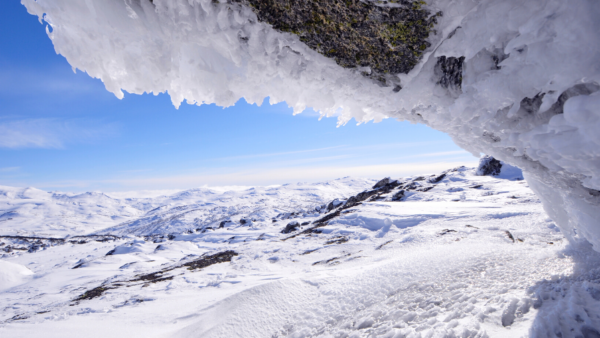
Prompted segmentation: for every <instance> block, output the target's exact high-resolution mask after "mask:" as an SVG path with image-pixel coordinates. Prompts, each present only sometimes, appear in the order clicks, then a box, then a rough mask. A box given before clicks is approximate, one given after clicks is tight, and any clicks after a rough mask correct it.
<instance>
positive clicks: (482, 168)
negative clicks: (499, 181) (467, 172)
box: [475, 155, 502, 176]
mask: <svg viewBox="0 0 600 338" xmlns="http://www.w3.org/2000/svg"><path fill="white" fill-rule="evenodd" d="M501 170H502V162H500V161H498V160H497V159H495V158H493V157H491V156H487V155H486V156H484V157H482V158H481V159H480V160H479V167H477V172H476V173H475V174H476V175H477V176H496V175H499V174H500V171H501Z"/></svg>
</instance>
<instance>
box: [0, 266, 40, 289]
mask: <svg viewBox="0 0 600 338" xmlns="http://www.w3.org/2000/svg"><path fill="white" fill-rule="evenodd" d="M31 275H33V271H31V270H29V269H28V268H27V267H25V266H23V265H20V264H17V263H12V262H7V261H0V291H4V290H7V289H10V288H12V287H15V286H17V285H20V284H23V283H25V282H26V281H27V280H28V279H29V277H30V276H31Z"/></svg>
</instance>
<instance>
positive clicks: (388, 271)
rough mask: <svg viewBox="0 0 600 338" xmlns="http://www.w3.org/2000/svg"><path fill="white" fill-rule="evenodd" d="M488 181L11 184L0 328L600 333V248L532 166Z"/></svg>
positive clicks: (32, 332)
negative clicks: (599, 251) (533, 185)
mask: <svg viewBox="0 0 600 338" xmlns="http://www.w3.org/2000/svg"><path fill="white" fill-rule="evenodd" d="M475 173H476V170H475V169H472V168H464V167H461V168H456V169H453V170H449V171H447V172H445V173H442V174H437V175H425V176H421V177H416V176H415V177H408V178H401V179H398V180H393V179H392V180H383V181H381V182H380V183H378V182H377V180H366V179H352V178H343V179H338V180H334V181H329V182H324V183H317V184H306V183H305V184H290V185H283V186H277V187H255V188H250V189H243V190H239V189H238V190H229V191H225V190H223V189H208V188H202V189H193V190H188V191H183V192H179V193H176V194H173V195H169V196H160V197H154V198H129V199H127V198H117V197H111V196H110V194H101V193H87V194H81V195H67V194H59V193H46V192H43V191H40V190H35V189H32V188H28V189H17V188H8V187H2V188H1V189H0V197H1V199H0V214H1V215H2V216H1V217H0V219H1V221H0V235H3V236H4V237H0V242H1V243H2V244H0V249H2V250H3V251H2V254H3V256H2V260H0V305H1V306H0V336H2V337H40V336H44V337H81V336H85V337H106V336H114V337H390V338H391V337H529V336H531V337H563V338H566V337H585V338H589V337H598V336H600V333H599V329H598V328H600V279H599V276H600V275H599V274H598V272H599V271H598V270H594V269H591V268H590V267H591V266H594V265H596V266H597V264H594V263H597V260H596V256H595V255H596V254H595V253H583V252H581V251H571V250H570V249H569V245H568V243H567V241H566V240H565V238H564V236H563V235H562V234H561V233H560V231H559V230H558V228H557V227H556V225H555V224H554V222H553V221H552V220H550V219H549V218H548V217H547V215H546V214H545V212H544V211H543V208H542V205H541V203H540V201H539V200H538V199H537V197H536V196H535V195H534V194H533V192H532V191H531V190H530V189H529V187H528V185H527V183H526V182H525V181H524V180H522V177H520V173H519V172H518V171H514V170H513V171H512V172H509V171H506V170H505V171H503V172H502V173H501V175H499V176H496V177H492V176H476V175H475ZM376 183H377V184H376ZM84 235H89V236H84ZM92 235H93V236H92ZM108 235H112V236H108ZM11 236H12V237H11ZM19 236H21V237H19ZM33 237H38V238H37V239H36V238H33ZM40 237H45V238H41V239H40ZM52 238H60V240H58V239H56V240H52Z"/></svg>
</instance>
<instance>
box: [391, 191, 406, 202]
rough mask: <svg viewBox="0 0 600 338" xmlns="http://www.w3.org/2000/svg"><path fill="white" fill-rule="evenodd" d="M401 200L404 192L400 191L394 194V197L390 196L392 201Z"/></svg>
mask: <svg viewBox="0 0 600 338" xmlns="http://www.w3.org/2000/svg"><path fill="white" fill-rule="evenodd" d="M402 198H404V190H400V191H398V192H397V193H395V194H394V196H392V201H394V202H396V201H400V200H401V199H402Z"/></svg>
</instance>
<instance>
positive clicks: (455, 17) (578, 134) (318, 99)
mask: <svg viewBox="0 0 600 338" xmlns="http://www.w3.org/2000/svg"><path fill="white" fill-rule="evenodd" d="M22 3H23V4H24V5H25V6H26V7H27V9H28V11H29V12H30V13H32V14H34V15H37V16H38V17H39V18H40V20H41V19H43V20H45V21H46V22H48V23H49V26H50V28H49V32H48V34H49V36H50V38H51V39H52V41H53V43H54V46H55V48H56V51H57V53H59V54H62V55H63V56H65V57H66V58H67V60H68V61H69V63H70V64H71V65H72V66H73V68H74V69H75V68H77V69H80V70H83V71H85V72H87V73H88V74H89V75H90V76H92V77H95V78H99V79H101V80H102V81H103V82H104V83H105V85H106V88H107V90H109V91H111V92H113V93H115V95H117V96H118V97H123V92H122V91H127V92H130V93H138V94H141V93H144V92H149V93H159V92H168V93H169V95H170V96H171V98H172V101H173V104H175V105H176V106H179V105H180V104H181V103H182V102H183V101H184V100H186V101H187V102H188V103H191V104H202V103H216V104H218V105H221V106H230V105H233V104H234V103H235V102H236V101H237V100H238V99H240V98H244V99H246V101H248V102H250V103H260V102H262V101H263V99H264V98H265V97H269V98H270V101H271V102H281V101H285V102H287V103H288V105H290V106H291V107H293V108H294V111H295V113H300V112H302V111H303V110H304V109H305V108H306V107H312V108H314V109H316V110H319V111H321V113H322V115H323V116H334V115H337V116H338V119H339V123H340V124H344V123H347V122H348V121H350V120H351V119H352V118H354V119H356V121H358V122H359V123H362V122H367V121H369V120H375V121H380V120H381V119H384V118H397V119H400V120H409V121H411V122H415V123H424V124H427V125H429V126H431V127H433V128H435V129H438V130H441V131H444V132H447V133H448V134H450V135H451V136H452V137H453V139H454V141H455V142H456V143H457V144H458V145H460V146H462V147H463V148H465V149H467V150H469V151H471V152H473V153H474V154H479V153H481V152H483V153H486V154H489V155H491V156H494V157H495V158H497V159H499V160H501V161H505V162H507V163H510V164H512V165H516V166H518V167H520V168H522V169H523V170H524V171H525V174H526V179H527V180H528V182H529V183H530V185H531V186H532V188H533V189H534V190H535V191H536V193H537V194H538V195H539V196H540V197H541V199H542V201H543V203H544V205H545V209H546V211H547V212H548V213H549V215H550V216H551V217H552V218H553V219H554V220H556V222H557V223H558V224H559V226H560V228H561V229H562V230H563V232H564V233H565V235H566V236H567V237H568V238H569V239H570V240H571V241H572V243H579V244H582V245H587V244H586V243H588V242H589V243H591V244H592V245H593V246H594V249H596V250H600V229H599V228H598V220H599V219H600V208H599V206H600V192H599V191H598V190H600V134H599V133H598V132H597V131H598V130H599V128H600V94H599V92H598V89H600V85H599V83H600V35H598V34H597V32H598V31H600V20H598V18H600V4H599V3H598V2H597V1H595V0H569V1H564V0H530V1H522V0H502V1H492V0H476V1H472V0H455V1H451V0H430V1H427V5H426V7H427V8H429V9H431V12H432V13H437V12H440V11H441V12H442V13H443V16H440V17H438V20H437V21H438V23H437V25H436V26H435V30H436V31H437V34H435V35H430V37H429V43H430V46H429V47H428V48H427V49H426V50H425V51H424V53H423V57H422V59H421V61H420V63H419V64H417V65H416V66H415V67H414V68H413V69H412V70H411V71H410V72H409V73H407V74H398V75H397V77H398V82H399V83H400V85H401V86H402V90H400V91H399V92H396V91H394V89H395V88H392V87H385V86H380V85H379V84H377V83H375V82H374V81H372V80H370V79H368V78H366V77H364V76H362V75H361V72H368V71H369V70H368V69H355V70H352V69H344V68H341V67H340V66H338V65H337V64H336V63H335V61H333V60H331V59H328V58H326V57H324V56H323V55H321V54H319V53H317V52H316V51H314V50H312V49H310V48H308V47H307V46H306V45H304V44H303V43H302V42H301V41H300V39H299V38H298V36H296V35H294V34H291V33H284V32H278V31H276V30H274V29H273V28H271V26H270V25H268V24H266V23H263V22H259V21H258V20H257V17H256V15H255V14H254V12H253V11H252V10H251V9H250V8H248V7H244V6H242V5H240V4H237V3H227V1H224V0H221V1H220V2H216V1H213V0H154V1H152V2H151V1H147V0H105V1H92V0H85V1H75V0H37V1H36V0H22ZM390 5H394V6H398V4H390Z"/></svg>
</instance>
